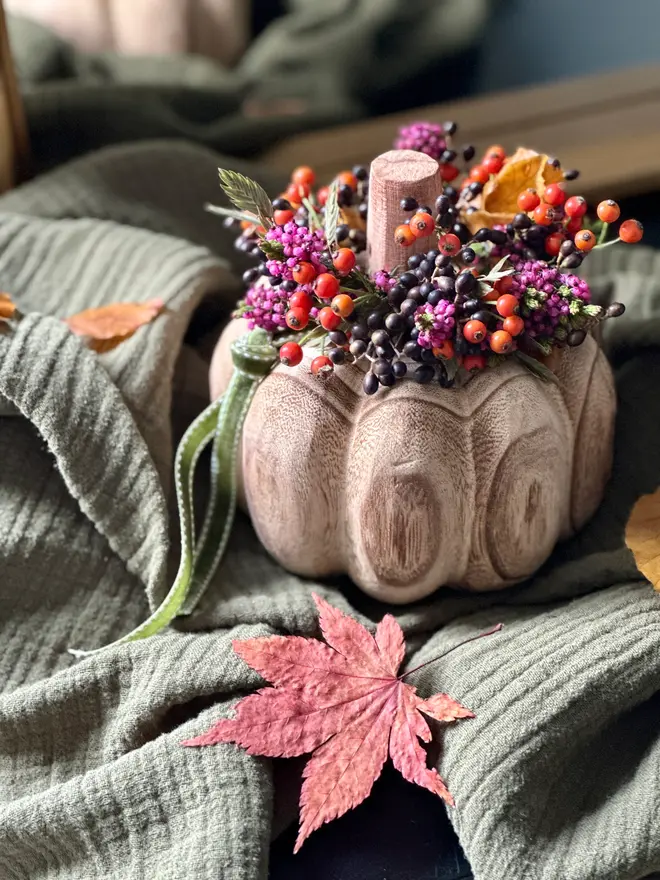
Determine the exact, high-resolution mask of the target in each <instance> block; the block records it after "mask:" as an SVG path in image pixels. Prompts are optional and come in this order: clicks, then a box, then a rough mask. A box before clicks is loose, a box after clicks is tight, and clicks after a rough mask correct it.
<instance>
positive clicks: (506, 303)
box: [495, 293, 518, 318]
mask: <svg viewBox="0 0 660 880" xmlns="http://www.w3.org/2000/svg"><path fill="white" fill-rule="evenodd" d="M495 308H496V309H497V312H498V314H500V315H501V316H502V317H503V318H509V317H511V315H515V313H516V309H517V308H518V300H517V299H516V298H515V296H513V294H511V293H504V294H502V296H501V297H500V298H499V299H498V300H497V303H496V304H495Z"/></svg>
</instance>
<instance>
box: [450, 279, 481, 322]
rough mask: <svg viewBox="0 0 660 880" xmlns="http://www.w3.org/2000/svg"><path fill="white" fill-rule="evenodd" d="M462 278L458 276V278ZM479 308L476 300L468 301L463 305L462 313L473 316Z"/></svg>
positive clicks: (479, 305)
mask: <svg viewBox="0 0 660 880" xmlns="http://www.w3.org/2000/svg"><path fill="white" fill-rule="evenodd" d="M461 277H462V276H461V275H459V276H458V278H461ZM472 277H473V278H474V276H472ZM458 278H457V279H456V283H457V284H458ZM480 308H481V302H480V301H479V300H478V299H468V300H466V301H465V302H464V303H463V311H464V312H465V314H466V315H473V314H474V313H475V312H478V311H479V309H480Z"/></svg>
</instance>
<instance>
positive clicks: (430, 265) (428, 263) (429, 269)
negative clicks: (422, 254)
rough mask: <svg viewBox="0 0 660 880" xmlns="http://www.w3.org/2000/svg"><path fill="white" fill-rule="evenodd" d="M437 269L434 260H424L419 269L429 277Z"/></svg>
mask: <svg viewBox="0 0 660 880" xmlns="http://www.w3.org/2000/svg"><path fill="white" fill-rule="evenodd" d="M434 269H435V264H434V262H433V260H422V262H421V263H420V264H419V271H420V272H423V273H424V277H425V278H428V277H429V276H430V275H432V274H433V270H434Z"/></svg>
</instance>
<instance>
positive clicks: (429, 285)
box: [419, 281, 435, 299]
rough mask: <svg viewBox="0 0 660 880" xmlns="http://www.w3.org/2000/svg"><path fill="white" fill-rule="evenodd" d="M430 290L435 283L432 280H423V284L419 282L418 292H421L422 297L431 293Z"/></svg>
mask: <svg viewBox="0 0 660 880" xmlns="http://www.w3.org/2000/svg"><path fill="white" fill-rule="evenodd" d="M432 290H435V284H433V282H432V281H425V282H424V284H420V286H419V292H420V293H421V294H422V296H423V297H424V299H426V297H427V296H428V295H429V293H431V291H432Z"/></svg>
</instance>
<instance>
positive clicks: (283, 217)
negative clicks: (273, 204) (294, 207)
mask: <svg viewBox="0 0 660 880" xmlns="http://www.w3.org/2000/svg"><path fill="white" fill-rule="evenodd" d="M273 220H274V221H275V224H276V225H277V226H284V224H285V223H288V222H289V220H293V211H274V212H273Z"/></svg>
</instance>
